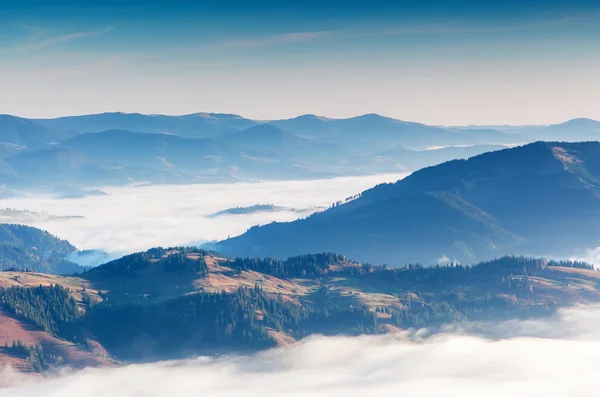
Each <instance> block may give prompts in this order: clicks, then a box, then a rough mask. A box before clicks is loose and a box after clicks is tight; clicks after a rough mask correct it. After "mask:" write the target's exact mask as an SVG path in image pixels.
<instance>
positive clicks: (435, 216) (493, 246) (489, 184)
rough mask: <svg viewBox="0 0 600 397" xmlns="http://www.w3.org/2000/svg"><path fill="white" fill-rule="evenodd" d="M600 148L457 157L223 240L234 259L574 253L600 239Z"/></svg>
mask: <svg viewBox="0 0 600 397" xmlns="http://www.w3.org/2000/svg"><path fill="white" fill-rule="evenodd" d="M599 156H600V143H598V142H586V143H545V142H537V143H533V144H529V145H526V146H522V147H517V148H513V149H504V150H500V151H495V152H491V153H485V154H482V155H479V156H476V157H473V158H470V159H468V160H455V161H450V162H447V163H444V164H440V165H438V166H434V167H429V168H425V169H422V170H420V171H417V172H415V173H413V174H412V175H410V176H409V177H407V178H405V179H403V180H401V181H398V182H396V183H395V184H384V185H380V186H376V187H375V188H373V189H370V190H368V191H365V192H363V194H362V195H361V197H360V198H358V199H356V200H354V201H351V202H349V203H346V204H343V205H340V206H336V207H334V208H331V209H329V210H327V211H325V212H322V213H317V214H314V215H312V216H310V217H309V218H307V219H303V220H299V221H296V222H291V223H273V224H270V225H266V226H263V227H255V228H252V229H250V230H248V231H247V232H246V233H245V234H243V235H241V236H239V237H235V238H232V239H229V240H225V241H221V242H219V243H218V244H217V245H216V247H215V248H216V249H217V250H219V251H222V252H225V253H228V254H232V255H251V256H275V257H280V258H282V257H286V256H288V255H296V254H300V253H302V252H311V251H332V252H346V253H348V254H349V255H352V256H353V257H355V258H357V259H359V260H363V261H370V262H376V263H389V264H400V263H409V262H423V263H432V262H433V263H435V262H436V261H437V260H445V258H450V259H453V260H457V261H461V262H471V261H476V260H482V259H488V258H491V257H495V256H498V255H502V254H505V253H511V252H528V253H541V252H545V253H550V254H553V255H562V256H570V255H572V254H573V253H575V252H577V250H579V251H580V252H581V251H582V250H584V249H585V248H588V247H592V246H595V244H597V241H598V238H599V236H600V225H599V224H598V223H597V222H595V219H597V217H598V216H600V201H599V197H600V196H599V195H598V193H599V191H598V187H599V186H600V179H599V177H600V160H599V159H600V157H599Z"/></svg>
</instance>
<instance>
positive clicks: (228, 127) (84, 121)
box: [35, 113, 256, 138]
mask: <svg viewBox="0 0 600 397" xmlns="http://www.w3.org/2000/svg"><path fill="white" fill-rule="evenodd" d="M35 121H36V122H37V123H39V124H41V125H44V126H48V127H52V128H56V129H60V130H65V131H76V132H79V133H86V132H102V131H107V130H130V131H136V132H146V133H156V134H173V135H179V136H182V137H188V138H209V137H217V136H220V135H224V134H230V133H234V132H236V131H240V130H243V129H246V128H249V127H251V126H253V125H255V124H256V122H255V121H253V120H248V119H245V118H243V117H241V116H237V115H233V114H217V113H196V114H188V115H183V116H166V115H145V114H139V113H101V114H91V115H83V116H70V117H60V118H56V119H37V120H35Z"/></svg>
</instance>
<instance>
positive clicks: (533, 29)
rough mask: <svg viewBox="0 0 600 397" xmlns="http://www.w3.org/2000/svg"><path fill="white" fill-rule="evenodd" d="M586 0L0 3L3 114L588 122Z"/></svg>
mask: <svg viewBox="0 0 600 397" xmlns="http://www.w3.org/2000/svg"><path fill="white" fill-rule="evenodd" d="M598 103H600V3H599V2H598V1H597V0H587V1H583V0H570V1H569V0H544V1H541V0H536V1H532V0H519V1H518V0H509V1H486V0H454V1H449V0H446V1H444V0H399V1H383V0H369V1H352V0H349V1H345V2H341V1H337V0H336V1H333V0H321V1H310V0H308V1H306V0H305V1H293V0H292V1H265V0H256V1H245V0H244V1H232V0H205V1H182V0H180V1H169V2H167V1H132V0H119V1H106V0H105V1H97V0H88V1H55V0H39V1H33V0H31V1H30V0H2V1H1V2H0V113H10V114H16V115H20V116H27V117H52V116H59V115H67V114H82V113H98V112H103V111H124V112H142V113H166V114H184V113H194V112H226V113H236V114H241V115H243V116H245V117H250V118H259V119H273V118H285V117H293V116H297V115H299V114H303V113H314V114H318V115H325V116H330V117H346V116H354V115H358V114H364V113H371V112H375V113H380V114H383V115H387V116H391V117H396V118H400V119H404V120H415V121H421V122H425V123H429V124H471V123H474V124H475V123H476V124H499V123H509V124H526V123H554V122H562V121H565V120H567V119H569V118H574V117H590V118H596V119H600V106H598Z"/></svg>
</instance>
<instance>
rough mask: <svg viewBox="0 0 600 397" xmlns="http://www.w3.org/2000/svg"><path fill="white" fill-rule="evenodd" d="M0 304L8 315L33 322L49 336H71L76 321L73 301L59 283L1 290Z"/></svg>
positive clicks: (75, 305) (76, 312) (75, 309)
mask: <svg viewBox="0 0 600 397" xmlns="http://www.w3.org/2000/svg"><path fill="white" fill-rule="evenodd" d="M0 302H2V303H3V304H4V306H5V307H6V309H7V310H8V311H9V312H10V313H12V314H14V315H15V316H17V317H20V318H23V319H25V320H28V321H30V322H32V323H33V324H35V325H37V326H38V327H39V328H41V329H43V330H44V331H46V332H48V333H49V334H51V335H57V336H64V335H66V334H72V330H73V325H74V324H75V323H76V322H77V318H78V309H77V303H76V302H75V299H73V297H71V296H70V295H69V291H67V290H66V289H65V288H64V287H62V286H61V285H58V284H57V285H54V286H49V287H44V286H41V285H40V286H39V287H33V288H28V287H16V286H14V287H10V288H7V289H0Z"/></svg>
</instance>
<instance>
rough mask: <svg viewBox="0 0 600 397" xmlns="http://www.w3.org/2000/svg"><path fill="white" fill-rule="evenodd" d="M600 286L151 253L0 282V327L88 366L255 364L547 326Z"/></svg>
mask: <svg viewBox="0 0 600 397" xmlns="http://www.w3.org/2000/svg"><path fill="white" fill-rule="evenodd" d="M599 275H600V273H599V272H596V271H594V270H593V269H592V267H591V266H590V265H588V264H585V263H581V262H555V261H547V260H544V259H536V258H526V257H503V258H500V259H497V260H493V261H490V262H483V263H480V264H478V265H476V266H473V267H468V266H460V265H459V266H435V267H428V268H427V267H422V266H416V265H410V266H405V267H403V268H400V269H391V268H389V267H380V266H372V265H368V264H361V263H357V262H354V261H352V260H349V259H348V258H346V257H344V256H342V255H337V254H328V253H322V254H310V255H301V256H297V257H291V258H288V259H286V260H278V259H251V258H232V259H230V258H224V257H221V256H218V255H215V254H211V253H209V252H206V251H203V250H199V249H194V248H168V249H163V248H154V249H151V250H149V251H146V252H142V253H136V254H132V255H128V256H125V257H123V258H120V259H117V260H114V261H111V262H109V263H107V264H105V265H102V266H99V267H97V268H94V269H92V270H90V271H88V272H86V273H84V274H81V275H78V276H53V275H45V274H38V273H18V272H0V310H1V312H0V327H2V324H6V323H10V324H14V323H15V321H18V322H20V324H22V325H20V326H19V327H16V326H11V327H12V329H17V328H19V331H18V332H19V335H21V338H22V340H23V341H24V342H27V341H29V340H33V338H34V337H37V338H39V337H40V335H43V337H44V338H48V337H52V338H56V339H57V340H60V341H62V343H63V344H64V345H65V346H67V345H68V346H73V349H77V351H78V355H77V356H78V357H87V359H90V360H91V359H92V358H93V357H96V358H95V359H93V360H92V364H91V365H103V364H99V362H98V360H99V357H104V360H105V364H110V363H112V362H107V361H106V356H107V355H110V356H112V357H113V359H114V358H116V359H118V360H121V361H128V362H139V361H147V360H159V359H165V358H176V357H185V356H190V355H194V354H199V353H202V354H214V353H219V352H221V353H222V352H249V351H250V352H251V351H256V350H260V349H265V348H269V347H272V346H276V345H278V344H281V343H293V341H294V340H298V339H301V338H304V337H306V336H309V335H311V334H315V333H320V334H326V335H335V334H340V333H341V334H348V335H358V334H378V333H386V332H394V331H396V330H399V329H406V328H413V327H430V328H431V329H435V328H436V327H438V326H442V325H444V324H448V323H461V322H465V321H498V320H503V319H507V318H517V317H519V318H531V317H535V316H543V315H548V314H552V313H553V312H554V311H555V310H556V309H557V308H559V307H562V306H564V305H572V304H576V303H592V302H598V301H599V300H600V294H599V292H598V286H599V282H600V276H599ZM14 332H16V331H14ZM35 333H37V334H35ZM39 333H42V334H39ZM36 335H37V336H36ZM44 351H45V350H44ZM102 352H104V353H102ZM8 353H9V354H10V352H8ZM100 353H101V354H100ZM5 354H6V352H5ZM85 354H87V356H85ZM82 355H83V356H82ZM37 356H40V355H39V354H38V355H37ZM37 356H36V357H37ZM63 356H64V354H63ZM12 357H14V355H13V356H12ZM43 357H45V356H43V355H42V358H43ZM65 357H66V356H65ZM34 358H35V357H34ZM2 359H3V356H2V354H1V352H0V360H2ZM41 362H42V363H44V362H46V363H48V362H50V364H51V365H48V366H46V367H51V366H52V365H55V363H56V361H52V360H50V358H48V360H46V361H44V360H42V361H41ZM25 364H26V362H25V363H22V365H25ZM64 364H69V359H65V361H64ZM46 367H44V368H46Z"/></svg>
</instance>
